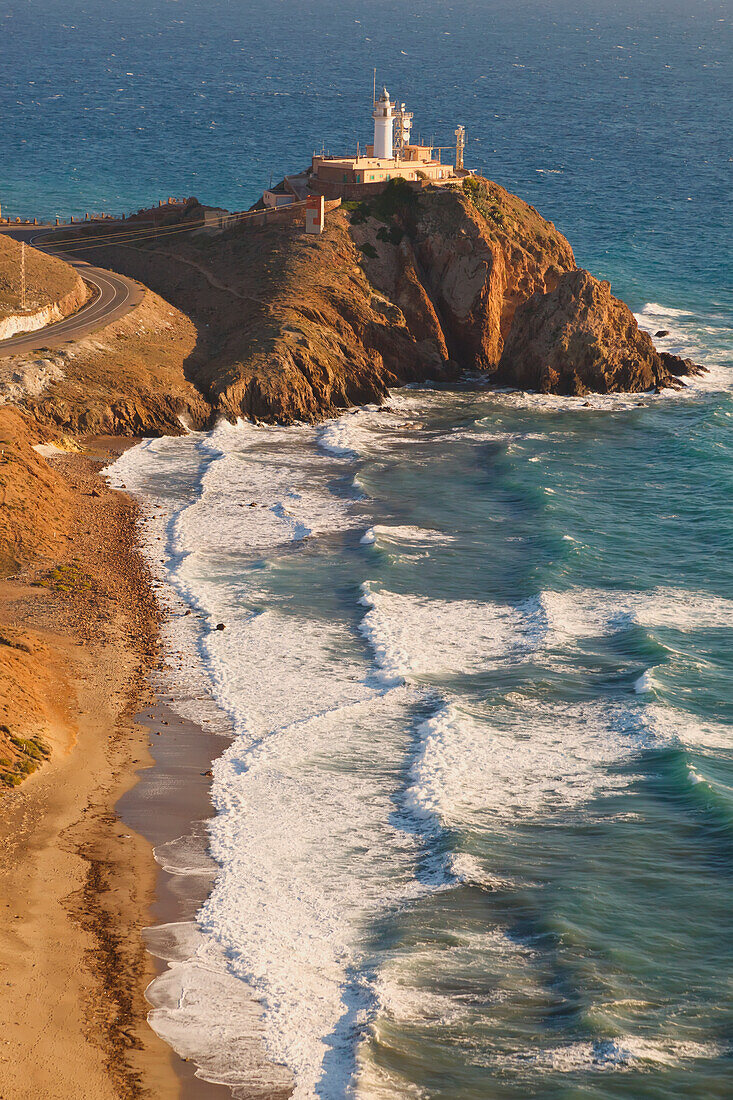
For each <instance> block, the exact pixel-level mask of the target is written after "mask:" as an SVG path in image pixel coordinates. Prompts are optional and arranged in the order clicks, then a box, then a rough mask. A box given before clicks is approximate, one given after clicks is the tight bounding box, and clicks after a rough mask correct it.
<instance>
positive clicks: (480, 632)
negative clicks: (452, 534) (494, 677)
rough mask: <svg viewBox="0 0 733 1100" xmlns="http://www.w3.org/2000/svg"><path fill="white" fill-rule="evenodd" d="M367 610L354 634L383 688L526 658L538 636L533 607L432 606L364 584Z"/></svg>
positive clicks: (466, 603)
mask: <svg viewBox="0 0 733 1100" xmlns="http://www.w3.org/2000/svg"><path fill="white" fill-rule="evenodd" d="M362 592H363V595H362V599H361V602H362V604H364V606H365V607H368V608H369V609H370V610H369V611H368V612H367V614H366V615H365V617H364V619H363V620H362V622H361V625H360V630H361V632H362V633H363V634H364V636H365V637H366V638H368V640H369V642H370V643H371V645H372V646H373V648H374V653H375V658H376V661H377V664H378V666H379V668H380V671H381V676H382V678H383V679H384V681H385V682H386V683H396V682H400V681H402V680H404V679H405V678H406V677H412V678H414V679H417V680H419V679H420V678H423V677H426V676H430V675H440V674H441V673H451V674H456V673H459V672H465V673H468V672H478V671H481V670H482V669H485V668H489V667H492V664H493V665H495V664H496V662H498V661H504V660H506V659H507V658H509V657H511V656H516V655H517V654H518V653H520V652H526V651H527V649H528V648H529V647H530V646H531V645H532V644H533V643H534V641H535V640H536V637H537V631H538V630H541V624H540V623H539V620H538V617H537V614H536V607H535V605H534V603H531V602H528V603H527V604H525V605H522V606H520V607H511V606H505V605H501V604H495V603H489V602H486V603H484V602H480V601H475V600H437V599H430V598H428V597H420V596H409V595H400V594H398V593H394V592H388V591H384V590H379V589H376V588H375V587H374V586H373V585H372V584H370V583H369V582H366V583H365V584H364V585H363V587H362Z"/></svg>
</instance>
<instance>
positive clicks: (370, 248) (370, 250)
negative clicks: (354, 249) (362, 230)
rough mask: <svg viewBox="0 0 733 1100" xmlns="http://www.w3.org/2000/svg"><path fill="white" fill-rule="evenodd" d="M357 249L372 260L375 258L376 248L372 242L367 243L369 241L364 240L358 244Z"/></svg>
mask: <svg viewBox="0 0 733 1100" xmlns="http://www.w3.org/2000/svg"><path fill="white" fill-rule="evenodd" d="M359 250H360V251H361V252H363V253H364V255H365V256H369V258H370V259H372V260H375V259H376V258H377V250H376V248H375V247H374V245H373V244H370V243H369V241H365V242H364V244H360V245H359Z"/></svg>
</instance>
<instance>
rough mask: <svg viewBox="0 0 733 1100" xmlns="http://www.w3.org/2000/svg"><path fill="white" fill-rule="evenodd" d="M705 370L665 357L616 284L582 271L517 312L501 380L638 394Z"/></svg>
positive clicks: (567, 390) (561, 389)
mask: <svg viewBox="0 0 733 1100" xmlns="http://www.w3.org/2000/svg"><path fill="white" fill-rule="evenodd" d="M701 370H703V368H702V367H698V366H697V365H696V364H695V363H693V362H692V361H691V360H689V359H688V360H683V359H680V358H679V357H678V356H675V355H669V354H667V353H666V352H665V353H662V354H660V353H659V352H658V351H657V350H656V348H655V347H654V344H653V343H652V340H651V337H650V336H649V334H648V333H646V332H644V331H643V330H642V329H640V328H639V326H638V325H637V323H636V320H635V318H634V316H633V314H632V312H631V310H630V309H629V308H628V306H627V305H625V304H624V303H623V302H622V301H620V299H618V298H615V297H614V296H613V295H612V294H611V285H610V283H607V282H601V281H599V280H598V279H595V278H594V277H593V276H592V275H591V274H589V272H587V271H583V270H577V271H571V272H566V273H565V274H563V275H561V276H560V277H559V278H558V280H557V283H556V285H555V287H554V288H553V289H552V290H550V291H549V292H548V293H544V294H543V293H542V292H540V291H538V292H536V293H535V294H533V295H532V296H531V297H530V298H529V299H528V300H527V301H526V302H525V303H523V304H522V305H521V306H520V307H519V308H518V309H517V311H516V314H515V316H514V322H513V324H512V327H511V330H510V333H509V336H508V339H507V341H506V343H505V345H504V350H503V353H502V356H501V360H500V362H499V367H498V370H497V371H496V375H495V378H496V381H498V382H501V383H503V384H511V385H517V386H522V387H525V388H530V389H535V390H539V391H540V392H541V393H557V394H586V393H588V392H590V391H594V392H597V393H612V392H619V391H629V392H634V393H638V392H641V391H644V390H651V389H653V388H654V387H655V386H659V387H663V386H679V385H681V384H682V383H680V381H679V378H680V376H681V375H688V374H697V373H699V372H700V371H701Z"/></svg>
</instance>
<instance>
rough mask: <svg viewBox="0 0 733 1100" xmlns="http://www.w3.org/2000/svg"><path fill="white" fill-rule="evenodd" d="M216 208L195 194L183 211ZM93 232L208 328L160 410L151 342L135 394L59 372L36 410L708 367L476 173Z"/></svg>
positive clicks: (322, 412)
mask: <svg viewBox="0 0 733 1100" xmlns="http://www.w3.org/2000/svg"><path fill="white" fill-rule="evenodd" d="M203 212H204V208H202V207H201V206H199V204H198V203H196V201H195V200H192V201H191V202H190V203H189V204H188V206H187V207H186V208H185V209H184V210H183V211H182V212H181V213H180V214H178V215H177V217H178V219H179V221H180V227H181V228H183V226H184V225H185V224H186V222H190V223H191V224H195V223H200V221H201V219H202V215H203ZM174 224H175V223H174ZM169 228H170V227H169ZM88 233H89V238H90V247H89V249H88V251H87V252H86V253H85V255H86V258H88V259H90V260H92V261H93V262H94V263H97V264H100V265H102V266H105V265H106V266H108V267H111V268H113V269H115V270H117V271H120V272H122V273H124V274H127V275H130V276H132V277H134V278H136V279H138V280H140V281H141V282H142V283H144V284H145V285H146V286H148V287H150V288H152V290H154V291H155V292H156V293H157V294H159V295H160V296H161V297H162V298H163V299H164V300H165V302H166V303H170V306H171V307H174V309H175V311H176V312H177V313H179V314H180V315H182V316H183V317H184V318H185V319H186V321H187V322H188V323H189V324H190V325H191V326H192V331H195V339H194V341H193V344H192V346H191V347H190V349H189V351H188V352H187V353H186V354H185V355H184V356H182V357H180V358H179V361H178V363H177V366H176V372H177V383H176V385H177V387H178V388H177V390H176V393H177V399H176V401H174V402H173V406H172V407H169V409H168V412H167V413H166V414H165V415H163V414H162V413H161V408H160V401H161V399H163V398H162V394H165V398H164V399H165V400H166V401H167V400H168V396H167V395H168V393H169V386H168V385H166V386H165V387H163V386H158V385H157V383H156V378H155V372H156V366H155V363H156V358H155V356H152V357H148V363H149V368H148V369H147V372H146V377H145V381H144V384H142V385H141V386H140V387H139V388H138V389H137V391H136V398H135V401H134V402H132V406H131V407H130V408H129V410H126V408H125V402H124V392H125V388H124V387H118V388H117V389H116V390H115V397H116V401H115V402H106V401H105V399H104V393H105V387H101V388H100V387H97V389H96V390H95V398H94V409H93V410H88V409H86V408H84V409H83V410H82V409H81V408H80V406H79V401H78V399H77V398H74V400H72V401H69V399H68V396H67V385H68V382H66V381H63V380H61V381H58V382H54V383H52V384H51V385H49V387H48V388H47V390H46V391H45V396H44V400H43V401H36V402H35V405H34V415H35V416H37V417H39V418H40V419H44V420H46V421H52V422H54V423H55V424H56V425H57V426H59V427H65V428H73V429H74V430H78V429H79V427H81V428H82V430H101V429H102V428H104V430H112V425H114V429H113V430H117V431H125V430H135V431H152V432H155V431H160V430H162V429H163V422H164V421H165V428H164V429H163V430H168V431H170V430H171V423H170V422H171V419H173V420H175V419H177V418H179V417H182V418H183V420H184V421H190V422H191V423H192V424H195V425H200V424H201V423H202V422H207V423H212V422H214V421H215V420H216V419H217V418H219V417H226V418H228V419H236V418H237V417H239V416H244V417H251V418H255V419H262V420H267V421H271V422H277V423H283V424H288V423H293V422H294V421H296V420H309V421H313V420H318V419H322V418H324V417H327V416H331V415H334V414H337V413H338V412H339V411H341V410H343V409H345V408H347V407H349V406H350V405H355V404H362V403H365V402H372V401H380V400H382V399H383V398H384V397H385V396H386V394H387V392H388V390H389V388H390V387H392V386H398V385H400V384H404V383H406V382H411V381H417V380H427V379H434V380H447V379H450V378H455V377H457V376H458V375H459V374H460V373H461V372H462V371H466V370H469V371H480V372H483V373H485V374H486V375H487V376H488V377H489V378H490V379H491V380H495V381H497V382H499V383H501V384H502V385H515V386H519V387H522V388H528V389H537V390H542V391H543V392H545V393H577V394H582V393H586V392H589V391H597V392H601V393H610V392H614V391H618V390H629V391H633V392H641V391H644V390H649V389H653V388H655V387H662V386H668V385H680V384H681V381H680V379H681V377H682V376H684V375H686V374H690V373H694V372H695V371H696V370H697V369H698V368H696V367H695V366H694V364H691V363H690V362H689V361H683V360H680V359H677V358H676V357H674V356H670V355H663V354H659V353H658V352H657V351H656V349H655V348H654V346H653V344H652V341H651V338H650V337H648V336H647V335H646V334H645V333H643V332H641V331H640V330H639V328H638V326H637V324H636V321H635V320H634V318H633V316H632V314H631V312H630V311H629V310H628V308H627V307H626V306H625V305H624V304H623V303H622V302H620V301H619V300H618V299H616V298H614V297H613V295H612V294H611V292H610V287H609V286H608V284H607V283H601V282H599V281H598V280H596V279H594V278H593V276H591V275H590V274H589V273H588V272H584V271H582V270H580V269H578V268H577V265H576V263H575V258H574V256H573V251H572V248H571V246H570V244H569V243H568V241H567V240H566V239H565V237H564V236H563V235H562V234H561V233H560V232H559V231H558V230H557V229H556V228H555V226H554V225H553V224H552V223H551V222H549V221H547V220H546V219H545V218H543V217H542V216H541V215H540V214H539V213H538V212H537V211H536V210H535V209H534V208H533V207H532V206H530V205H529V204H527V203H526V202H524V201H523V200H522V199H520V198H518V197H517V196H515V195H512V194H510V193H509V192H508V191H506V190H504V188H502V187H500V186H499V185H498V184H495V183H492V182H491V181H489V180H483V179H480V178H476V177H471V178H468V179H466V180H465V181H464V182H463V184H462V185H455V186H450V187H442V188H438V187H436V188H428V189H425V190H421V191H414V190H412V189H411V188H410V187H409V186H408V185H406V184H404V183H403V181H399V180H396V181H393V183H392V184H391V185H390V186H389V187H388V189H387V190H386V191H385V192H383V193H382V194H381V195H379V196H377V197H376V198H374V199H371V200H370V201H368V202H362V203H346V204H343V205H342V206H341V207H340V208H339V209H337V210H334V211H331V212H329V214H328V216H327V219H326V230H325V232H324V233H323V235H322V236H320V237H319V236H315V237H310V236H306V235H305V234H304V233H303V231H302V227H301V226H299V225H293V224H287V223H286V224H282V223H281V222H278V221H277V220H273V222H272V223H271V224H266V225H262V224H253V223H252V222H250V221H243V222H241V223H240V224H237V225H234V226H233V227H232V228H230V229H225V230H223V231H221V230H211V229H194V230H193V231H192V232H190V233H171V234H169V235H167V236H166V235H162V236H160V237H156V238H153V239H149V238H147V239H142V240H140V241H139V242H137V243H136V242H135V241H128V242H126V243H124V244H118V245H115V246H114V247H112V246H107V245H101V244H100V245H94V241H93V237H94V230H93V229H90V230H88ZM77 247H78V246H77ZM65 378H66V379H67V380H68V378H69V374H68V372H66V373H65ZM110 381H111V380H110ZM169 381H170V375H169ZM194 394H195V395H196V396H195V397H194V396H193V395H194ZM169 405H170V402H169ZM105 426H106V427H105Z"/></svg>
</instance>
